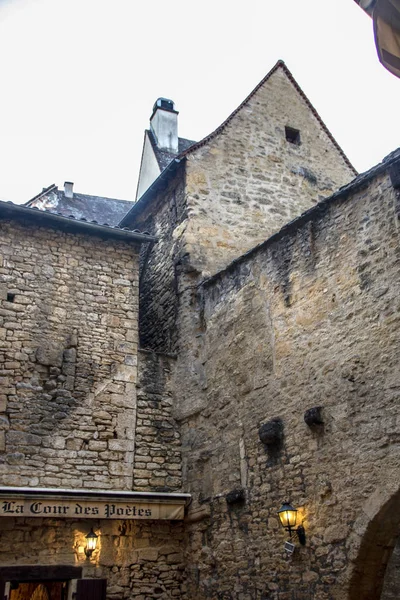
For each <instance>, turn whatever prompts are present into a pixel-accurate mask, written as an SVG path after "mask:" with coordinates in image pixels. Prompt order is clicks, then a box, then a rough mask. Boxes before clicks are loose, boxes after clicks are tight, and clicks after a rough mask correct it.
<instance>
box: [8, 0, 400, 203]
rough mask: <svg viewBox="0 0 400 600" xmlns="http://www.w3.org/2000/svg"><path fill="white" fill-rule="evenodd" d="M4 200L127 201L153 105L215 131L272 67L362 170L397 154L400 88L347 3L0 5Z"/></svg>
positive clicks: (207, 0) (194, 130)
mask: <svg viewBox="0 0 400 600" xmlns="http://www.w3.org/2000/svg"><path fill="white" fill-rule="evenodd" d="M0 57H1V58H0V86H1V87H0V199H4V200H12V201H13V202H23V201H26V200H28V199H29V198H30V197H32V196H34V195H35V194H36V193H38V192H39V191H41V189H42V187H45V186H48V185H50V184H51V183H56V184H57V185H59V186H62V185H63V183H64V181H65V180H70V181H74V182H75V190H76V191H79V192H83V193H88V194H99V195H104V196H110V197H115V198H125V199H128V200H133V199H134V195H135V191H136V181H137V175H138V169H139V161H140V154H141V149H142V141H143V130H144V128H145V127H147V126H148V120H149V117H150V113H151V109H152V106H153V103H154V101H155V100H156V98H157V97H159V96H165V97H168V98H172V99H173V100H174V101H175V105H176V108H177V110H179V111H180V114H179V135H180V136H181V137H187V138H190V139H194V140H199V139H201V138H202V137H204V136H205V135H207V134H208V133H210V132H211V131H212V130H213V129H215V128H216V127H217V126H218V125H219V124H220V123H221V122H222V121H223V120H224V119H225V118H226V117H227V116H228V115H229V114H230V112H232V110H234V109H235V108H236V106H237V105H238V104H239V103H240V102H241V101H242V100H243V99H244V98H245V97H246V96H247V95H248V94H249V93H250V91H251V90H252V89H253V88H254V87H255V85H256V84H257V83H258V82H259V81H260V80H261V79H262V77H264V75H265V74H266V73H267V72H268V71H269V70H270V69H271V67H272V66H273V65H274V64H275V62H276V61H277V60H278V59H279V58H282V59H283V60H285V61H286V63H287V65H288V67H289V68H290V69H291V71H292V72H293V74H294V76H295V78H296V79H297V81H298V82H299V84H300V85H301V87H302V88H303V90H304V91H305V93H306V94H307V95H308V97H309V98H310V100H311V102H312V103H313V104H314V106H315V107H316V108H317V110H318V111H319V113H320V115H321V116H322V118H323V119H324V121H325V123H326V124H327V126H328V127H329V129H330V130H331V131H332V133H333V134H334V136H335V137H336V139H337V140H338V142H339V144H340V145H341V146H342V148H343V149H344V151H345V152H346V153H347V155H348V156H349V158H350V160H351V161H352V162H353V164H354V166H355V167H356V168H357V169H358V170H360V171H363V170H366V169H367V168H369V167H370V166H372V165H373V164H375V163H377V162H379V161H380V160H381V159H382V158H383V156H385V155H386V154H388V153H389V152H391V151H392V150H393V149H395V148H396V147H398V146H399V145H400V118H399V107H400V80H399V79H396V78H395V77H394V76H392V75H390V74H389V73H388V72H386V71H385V69H384V68H383V67H381V66H380V64H379V62H378V59H377V57H376V52H375V46H374V41H373V34H372V23H371V21H370V19H369V18H368V17H367V16H366V15H365V14H364V13H363V12H362V10H361V9H360V8H359V7H357V5H356V4H355V2H354V1H353V0H335V1H331V0H330V1H328V0H302V1H300V0H246V1H245V2H243V0H241V1H240V2H239V0H202V2H194V1H193V0H164V1H160V0H109V1H108V2H107V1H105V0H0Z"/></svg>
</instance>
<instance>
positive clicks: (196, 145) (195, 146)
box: [177, 60, 358, 175]
mask: <svg viewBox="0 0 400 600" xmlns="http://www.w3.org/2000/svg"><path fill="white" fill-rule="evenodd" d="M278 69H282V70H283V71H284V73H285V74H286V76H287V77H288V79H289V80H290V81H291V83H292V84H293V86H294V87H295V88H296V90H297V92H298V93H299V94H300V96H301V97H302V98H303V100H304V101H305V103H306V104H307V106H308V108H309V109H310V111H311V112H312V113H313V115H314V116H315V117H316V119H317V120H318V122H319V124H320V126H321V128H322V129H323V130H324V132H325V133H326V134H327V136H328V137H329V139H330V140H331V142H332V143H333V144H334V146H335V147H336V149H337V150H338V152H339V153H340V155H341V156H342V157H343V159H344V161H345V163H346V164H347V166H348V167H350V169H352V170H353V172H354V174H355V175H357V173H358V172H357V171H356V169H355V168H354V167H353V165H352V164H351V162H350V160H349V159H348V158H347V156H346V154H345V153H344V152H343V150H342V148H341V147H340V146H339V144H338V143H337V141H336V140H335V138H334V137H333V135H332V133H331V132H330V131H329V129H328V128H327V126H326V125H325V123H324V122H323V120H322V119H321V117H320V115H319V114H318V112H317V110H316V109H315V108H314V106H313V105H312V104H311V102H310V100H309V99H308V98H307V96H306V95H305V93H304V92H303V90H302V89H301V87H300V86H299V84H298V83H297V81H296V80H295V78H294V77H293V75H292V73H291V72H290V70H289V69H288V67H287V66H286V63H285V62H284V61H283V60H278V62H277V63H276V64H275V66H274V67H272V69H271V70H270V71H269V72H268V73H267V74H266V76H265V77H264V79H262V80H261V81H260V83H259V84H258V85H256V87H255V88H254V90H253V91H252V92H250V94H249V95H248V96H247V98H245V99H244V100H243V102H242V103H241V104H239V106H238V107H237V108H236V109H235V110H234V111H233V112H232V113H231V114H230V115H229V117H228V118H227V119H225V121H224V122H223V123H221V125H220V126H219V127H217V129H215V130H214V131H213V132H212V133H210V134H209V135H207V136H206V137H205V138H203V139H202V140H200V141H199V142H197V143H194V144H193V145H192V146H190V147H189V148H187V149H186V150H184V151H183V152H181V153H180V154H179V155H178V157H177V158H184V157H185V156H187V155H188V154H191V153H192V152H194V151H195V150H197V149H198V148H201V147H202V146H204V145H205V144H207V143H208V142H210V141H211V140H212V139H214V138H215V137H216V136H217V135H219V134H220V133H222V132H223V130H224V129H225V127H226V126H227V125H229V123H230V122H231V121H232V119H233V117H235V116H236V115H237V114H238V113H239V112H240V111H241V110H242V108H244V107H245V106H246V104H247V103H248V102H249V100H251V98H253V96H254V95H255V94H256V93H257V92H258V90H259V89H260V88H261V87H262V86H263V85H264V84H265V83H266V81H268V79H269V78H270V77H271V76H272V75H273V74H274V73H275V72H276V71H277V70H278Z"/></svg>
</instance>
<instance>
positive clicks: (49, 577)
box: [0, 565, 82, 598]
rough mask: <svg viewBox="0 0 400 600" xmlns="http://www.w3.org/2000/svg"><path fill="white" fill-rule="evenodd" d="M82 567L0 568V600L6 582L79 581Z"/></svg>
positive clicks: (24, 566)
mask: <svg viewBox="0 0 400 600" xmlns="http://www.w3.org/2000/svg"><path fill="white" fill-rule="evenodd" d="M81 577H82V567H71V566H69V565H48V566H42V565H23V566H12V567H0V598H4V588H5V584H6V582H7V581H18V582H19V583H24V582H26V581H57V580H58V581H69V580H71V579H81Z"/></svg>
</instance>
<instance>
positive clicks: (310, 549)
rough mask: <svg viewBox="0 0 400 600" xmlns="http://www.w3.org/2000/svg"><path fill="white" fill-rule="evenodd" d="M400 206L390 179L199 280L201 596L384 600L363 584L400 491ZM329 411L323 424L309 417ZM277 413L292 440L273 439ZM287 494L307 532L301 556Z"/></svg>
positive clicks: (191, 396)
mask: <svg viewBox="0 0 400 600" xmlns="http://www.w3.org/2000/svg"><path fill="white" fill-rule="evenodd" d="M398 202H399V199H398V198H396V195H395V193H394V190H393V188H392V187H391V185H390V181H389V178H388V177H387V176H386V175H382V176H380V177H378V178H377V179H375V180H374V181H372V182H371V183H370V184H369V186H368V187H367V188H364V189H361V190H358V191H357V192H354V193H353V195H352V196H351V197H349V198H341V199H337V200H335V201H331V202H329V203H326V204H323V205H321V206H320V207H319V209H318V210H315V211H313V212H312V213H309V214H308V215H307V216H306V217H305V218H304V219H302V220H300V221H299V222H298V223H297V224H295V225H293V226H291V227H289V228H286V230H285V231H284V232H282V233H281V234H279V235H277V236H276V237H275V238H272V239H271V240H269V242H267V243H266V244H264V245H263V246H261V247H260V248H259V249H258V250H256V251H254V252H253V253H251V254H249V255H248V256H247V257H245V258H243V259H242V260H241V261H239V262H238V263H236V264H234V265H232V266H231V267H229V268H228V269H227V270H226V271H224V272H222V273H221V274H220V275H219V276H217V277H216V278H215V279H213V280H211V281H210V282H209V283H208V284H206V285H205V286H204V287H203V289H202V290H200V292H199V296H198V314H200V316H199V318H198V317H197V313H196V311H195V310H192V314H194V315H195V316H194V317H193V318H195V319H196V323H197V322H198V321H200V322H201V323H202V333H199V335H198V336H197V338H195V339H192V344H193V346H194V348H193V352H192V354H191V355H190V356H189V358H188V357H187V355H185V354H180V355H179V357H178V369H177V379H176V381H175V392H176V395H177V400H178V406H177V414H178V417H179V419H180V420H181V426H182V429H181V435H182V453H183V469H184V471H183V477H184V481H185V482H186V485H185V491H188V492H191V493H192V494H193V505H192V508H191V515H189V521H192V523H191V524H190V525H189V529H188V539H189V543H188V548H187V561H188V571H187V572H188V580H189V588H188V590H189V595H190V597H191V598H193V599H196V600H204V599H213V600H214V599H215V598H219V599H223V600H228V599H237V598H240V599H241V600H255V599H258V600H266V599H267V598H268V600H300V599H301V600H311V599H318V600H348V599H349V598H350V597H351V599H352V600H354V599H357V600H375V596H370V595H367V594H363V592H362V590H361V591H360V589H361V588H356V589H355V590H353V593H352V595H351V596H349V582H350V580H351V578H352V576H353V573H354V571H355V569H357V568H360V564H359V563H358V562H357V561H358V559H359V554H360V546H361V542H362V539H363V535H364V532H365V531H366V530H367V529H368V522H369V520H370V519H371V518H372V515H373V514H374V511H376V510H377V509H376V505H378V504H379V502H381V503H382V504H385V502H386V499H385V498H384V492H385V490H387V489H389V491H388V492H387V493H388V494H389V498H390V494H394V493H395V492H397V494H398V493H399V490H398V482H399V481H400V477H399V475H400V455H399V446H398V441H399V440H398V431H399V429H398V418H399V417H398V414H399V413H398V402H399V391H400V380H399V373H398V363H399V358H400V356H399V348H400V345H399V337H400V336H399V333H400V331H399V328H400V316H399V315H400V312H399V311H400V304H399V296H400V294H399V288H398V282H399V271H400V261H399V221H398V218H399V205H398ZM192 301H193V296H192ZM187 310H189V308H187ZM183 343H185V341H184V340H183ZM187 343H189V342H188V341H187ZM193 356H197V367H196V369H194V368H193V367H192V357H193ZM188 373H190V376H188ZM182 390H184V391H183V392H182ZM319 406H321V407H322V420H323V424H322V425H318V424H316V425H311V426H309V425H307V424H306V423H305V421H304V414H305V411H307V410H308V409H311V408H313V407H319ZM274 419H278V425H280V426H281V427H283V432H284V435H283V439H281V440H280V441H279V439H278V440H277V442H276V443H275V444H274V445H272V446H268V445H266V444H264V443H262V442H261V440H260V438H259V428H260V427H261V426H262V425H264V424H267V423H269V422H270V421H271V420H274ZM278 430H279V431H280V427H278ZM278 438H279V436H278ZM238 490H239V492H237V491H238ZM240 490H243V492H240ZM390 490H391V491H390ZM235 491H236V492H235ZM230 492H235V493H233V494H230ZM385 493H386V492H385ZM284 501H291V502H292V503H293V504H294V505H295V506H296V507H298V508H299V510H300V519H299V520H300V521H303V520H304V526H305V528H306V534H307V545H306V546H305V547H304V548H303V547H300V548H297V550H296V552H295V554H294V555H293V556H289V555H287V554H286V552H285V551H284V548H283V545H284V541H285V539H287V538H286V535H285V534H284V532H283V530H282V528H281V526H280V524H279V523H278V518H277V514H276V513H277V510H278V509H279V507H280V506H281V504H282V503H283V502H284ZM385 505H386V506H389V504H388V503H387V502H386V504H385ZM389 513H390V515H393V506H392V509H391V510H390V511H389ZM391 518H393V516H392V517H391ZM397 519H398V516H397ZM376 528H377V531H379V529H380V526H379V519H378V521H377V522H376ZM381 529H382V528H381ZM389 530H390V535H391V536H393V527H392V526H390V527H389ZM373 537H374V536H373ZM385 545H386V546H388V547H389V540H381V541H380V549H379V548H378V550H377V552H378V554H377V556H378V558H379V564H376V562H375V563H371V564H370V563H368V564H367V568H368V569H370V570H371V571H373V570H374V569H375V570H376V569H378V570H382V564H384V563H382V562H381V561H384V560H387V559H388V556H386V557H384V556H383V555H381V554H379V553H382V552H383V549H384V546H385ZM377 560H378V559H377ZM378 597H379V596H378Z"/></svg>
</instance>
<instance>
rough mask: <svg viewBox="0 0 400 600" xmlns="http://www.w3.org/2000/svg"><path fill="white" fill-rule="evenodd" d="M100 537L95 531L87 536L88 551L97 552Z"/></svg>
mask: <svg viewBox="0 0 400 600" xmlns="http://www.w3.org/2000/svg"><path fill="white" fill-rule="evenodd" d="M97 538H98V536H97V535H96V534H95V533H94V531H93V529H91V530H90V532H89V533H88V534H87V536H86V549H87V550H96V546H97Z"/></svg>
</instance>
